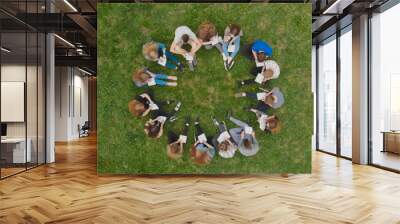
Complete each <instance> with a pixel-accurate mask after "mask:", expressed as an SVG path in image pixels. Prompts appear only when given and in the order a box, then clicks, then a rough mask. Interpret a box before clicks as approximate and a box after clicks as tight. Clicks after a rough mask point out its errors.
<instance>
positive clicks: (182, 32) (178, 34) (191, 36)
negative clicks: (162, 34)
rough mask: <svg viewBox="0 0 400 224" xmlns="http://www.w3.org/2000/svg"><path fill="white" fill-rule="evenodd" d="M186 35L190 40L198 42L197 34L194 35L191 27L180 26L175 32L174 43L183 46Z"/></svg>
mask: <svg viewBox="0 0 400 224" xmlns="http://www.w3.org/2000/svg"><path fill="white" fill-rule="evenodd" d="M185 34H187V35H188V36H189V39H192V40H197V37H196V34H194V33H193V31H192V30H191V29H190V28H189V27H187V26H180V27H178V28H176V30H175V38H174V42H175V43H178V44H179V45H182V44H183V41H182V36H183V35H185Z"/></svg>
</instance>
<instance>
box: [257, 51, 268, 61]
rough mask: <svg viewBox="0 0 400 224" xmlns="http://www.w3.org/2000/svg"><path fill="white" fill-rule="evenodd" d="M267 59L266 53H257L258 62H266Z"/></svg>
mask: <svg viewBox="0 0 400 224" xmlns="http://www.w3.org/2000/svg"><path fill="white" fill-rule="evenodd" d="M265 59H267V57H266V56H265V53H264V52H259V53H257V60H258V61H265Z"/></svg>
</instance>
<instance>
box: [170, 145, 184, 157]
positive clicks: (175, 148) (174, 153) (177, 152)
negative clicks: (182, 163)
mask: <svg viewBox="0 0 400 224" xmlns="http://www.w3.org/2000/svg"><path fill="white" fill-rule="evenodd" d="M167 155H168V157H169V158H171V159H179V158H181V157H182V152H181V145H180V144H179V143H177V142H174V143H171V144H169V145H168V146H167Z"/></svg>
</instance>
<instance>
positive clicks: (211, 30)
mask: <svg viewBox="0 0 400 224" xmlns="http://www.w3.org/2000/svg"><path fill="white" fill-rule="evenodd" d="M215 35H217V29H216V28H215V25H214V24H212V23H211V22H209V21H205V22H203V23H202V24H200V26H199V29H198V31H197V37H198V38H199V39H201V40H203V41H210V39H211V37H213V36H215Z"/></svg>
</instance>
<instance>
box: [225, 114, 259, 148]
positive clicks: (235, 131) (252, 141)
mask: <svg viewBox="0 0 400 224" xmlns="http://www.w3.org/2000/svg"><path fill="white" fill-rule="evenodd" d="M228 117H229V120H231V121H232V122H233V123H234V124H236V125H237V126H239V127H237V128H232V129H230V130H229V134H230V135H231V136H232V138H233V140H234V141H235V143H236V144H237V145H238V147H239V152H240V153H241V154H242V155H244V156H254V155H255V154H257V152H258V150H259V145H258V141H257V139H256V133H255V132H254V131H253V128H252V127H250V126H249V125H248V124H247V123H245V122H243V121H240V120H238V119H236V118H234V117H232V116H228Z"/></svg>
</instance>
